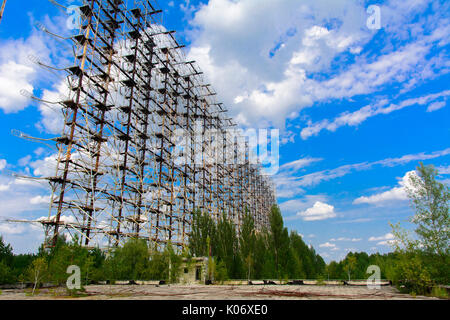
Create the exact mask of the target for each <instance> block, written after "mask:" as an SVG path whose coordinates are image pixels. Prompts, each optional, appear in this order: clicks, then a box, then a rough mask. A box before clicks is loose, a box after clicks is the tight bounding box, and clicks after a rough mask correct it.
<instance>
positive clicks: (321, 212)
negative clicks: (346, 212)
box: [297, 201, 336, 221]
mask: <svg viewBox="0 0 450 320" xmlns="http://www.w3.org/2000/svg"><path fill="white" fill-rule="evenodd" d="M297 215H298V216H300V217H302V218H303V220H305V221H316V220H325V219H330V218H334V217H336V213H335V212H334V207H333V206H332V205H329V204H326V203H323V202H320V201H317V202H316V203H315V204H314V205H313V206H312V207H311V208H308V209H306V210H305V211H300V212H298V213H297Z"/></svg>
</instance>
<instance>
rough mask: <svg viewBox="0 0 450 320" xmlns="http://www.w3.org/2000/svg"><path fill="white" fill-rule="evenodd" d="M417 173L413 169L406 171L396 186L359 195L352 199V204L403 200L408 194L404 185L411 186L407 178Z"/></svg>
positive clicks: (382, 203) (379, 203)
mask: <svg viewBox="0 0 450 320" xmlns="http://www.w3.org/2000/svg"><path fill="white" fill-rule="evenodd" d="M413 175H417V174H416V172H415V171H409V172H407V173H406V174H405V175H404V176H403V178H402V179H401V180H400V181H399V185H400V186H398V187H395V188H392V189H390V190H388V191H385V192H382V193H378V194H374V195H372V196H368V197H365V196H363V197H359V198H357V199H355V200H354V201H353V203H354V204H361V203H368V204H375V205H384V204H386V203H388V202H392V201H404V200H408V195H407V193H406V189H405V188H406V187H409V188H411V187H412V186H411V184H410V182H409V179H410V177H411V176H413Z"/></svg>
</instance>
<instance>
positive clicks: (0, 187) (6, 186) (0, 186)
mask: <svg viewBox="0 0 450 320" xmlns="http://www.w3.org/2000/svg"><path fill="white" fill-rule="evenodd" d="M6 190H9V184H0V191H6Z"/></svg>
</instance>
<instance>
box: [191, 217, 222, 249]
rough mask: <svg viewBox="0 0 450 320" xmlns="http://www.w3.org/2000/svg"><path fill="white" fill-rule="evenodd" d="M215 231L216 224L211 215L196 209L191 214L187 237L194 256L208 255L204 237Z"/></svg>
mask: <svg viewBox="0 0 450 320" xmlns="http://www.w3.org/2000/svg"><path fill="white" fill-rule="evenodd" d="M215 233H216V225H215V223H214V221H213V220H212V217H211V215H209V214H207V213H202V212H201V211H196V212H194V213H193V215H192V230H191V235H190V237H189V248H190V251H191V254H192V255H193V256H194V257H206V256H209V252H208V245H207V241H206V239H207V238H208V237H209V238H210V239H211V238H213V236H214V235H215Z"/></svg>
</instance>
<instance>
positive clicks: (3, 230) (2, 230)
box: [0, 223, 24, 235]
mask: <svg viewBox="0 0 450 320" xmlns="http://www.w3.org/2000/svg"><path fill="white" fill-rule="evenodd" d="M23 232H24V227H23V225H18V224H10V223H0V234H8V235H11V234H21V233H23Z"/></svg>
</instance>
